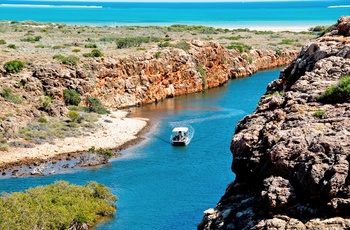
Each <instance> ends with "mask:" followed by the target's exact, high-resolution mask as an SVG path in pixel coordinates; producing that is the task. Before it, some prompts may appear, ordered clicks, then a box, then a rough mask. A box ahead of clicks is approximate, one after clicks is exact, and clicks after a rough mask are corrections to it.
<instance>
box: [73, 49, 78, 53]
mask: <svg viewBox="0 0 350 230" xmlns="http://www.w3.org/2000/svg"><path fill="white" fill-rule="evenodd" d="M72 52H73V53H79V52H80V49H74V50H72Z"/></svg>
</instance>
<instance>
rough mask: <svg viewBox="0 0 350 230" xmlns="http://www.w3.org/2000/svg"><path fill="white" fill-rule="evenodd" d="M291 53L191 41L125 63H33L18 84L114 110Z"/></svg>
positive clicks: (196, 88)
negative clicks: (68, 92) (89, 99)
mask: <svg viewBox="0 0 350 230" xmlns="http://www.w3.org/2000/svg"><path fill="white" fill-rule="evenodd" d="M295 55H296V52H290V51H285V52H284V53H283V54H282V55H280V56H279V55H277V54H276V52H275V51H260V50H251V51H249V52H248V53H244V54H241V53H239V52H237V51H235V50H227V49H226V48H224V47H223V46H222V45H220V44H218V43H215V42H201V41H192V42H191V46H190V49H189V50H187V51H185V50H182V49H176V48H172V49H169V48H166V49H163V50H161V51H157V52H152V51H150V52H146V53H144V54H142V55H139V56H131V57H129V58H127V59H115V58H111V57H103V58H95V59H91V58H90V59H86V60H84V62H83V63H81V64H80V65H78V66H77V67H67V66H62V65H58V64H52V63H49V64H47V65H40V66H36V65H33V66H31V70H32V73H31V74H30V76H27V77H26V78H24V79H23V80H22V82H23V83H24V85H25V87H28V88H29V89H30V90H34V91H36V90H39V91H42V90H43V91H45V92H46V93H47V94H48V95H51V96H52V97H54V98H56V99H62V92H63V90H64V89H65V88H72V89H76V90H77V91H78V92H79V93H80V94H81V95H83V96H94V97H98V98H99V99H100V100H101V101H102V102H103V104H104V105H105V106H106V107H114V108H115V107H117V108H120V107H129V106H135V105H142V104H147V103H151V102H157V101H160V100H163V99H165V98H167V97H173V96H178V95H182V94H188V93H194V92H200V91H202V90H204V89H207V88H212V87H217V86H219V85H222V84H224V83H225V82H227V80H228V79H230V78H238V77H243V76H248V75H251V74H253V73H255V72H257V71H258V70H261V69H266V68H272V67H277V66H281V65H285V64H287V63H288V62H290V61H291V60H292V59H293V58H294V57H295Z"/></svg>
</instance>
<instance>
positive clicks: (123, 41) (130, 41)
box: [116, 37, 162, 49]
mask: <svg viewBox="0 0 350 230" xmlns="http://www.w3.org/2000/svg"><path fill="white" fill-rule="evenodd" d="M161 40H162V39H161V38H157V37H126V38H119V39H117V40H116V44H117V48H118V49H123V48H130V47H139V46H140V45H141V44H142V43H150V42H159V41H161Z"/></svg>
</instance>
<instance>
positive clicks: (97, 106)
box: [86, 97, 109, 114]
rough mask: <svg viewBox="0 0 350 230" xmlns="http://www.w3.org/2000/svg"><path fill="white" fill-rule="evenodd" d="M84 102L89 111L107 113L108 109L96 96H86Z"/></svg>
mask: <svg viewBox="0 0 350 230" xmlns="http://www.w3.org/2000/svg"><path fill="white" fill-rule="evenodd" d="M86 104H87V106H88V108H89V110H90V111H91V112H95V113H98V114H106V113H109V111H108V110H107V109H106V108H105V107H104V106H103V105H102V103H101V101H100V100H99V99H98V98H96V97H88V98H86Z"/></svg>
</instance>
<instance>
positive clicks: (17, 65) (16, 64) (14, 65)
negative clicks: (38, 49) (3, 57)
mask: <svg viewBox="0 0 350 230" xmlns="http://www.w3.org/2000/svg"><path fill="white" fill-rule="evenodd" d="M4 68H5V70H6V72H9V73H10V72H15V73H19V72H21V70H22V69H23V68H24V62H22V61H19V60H13V61H9V62H6V63H5V64H4Z"/></svg>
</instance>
